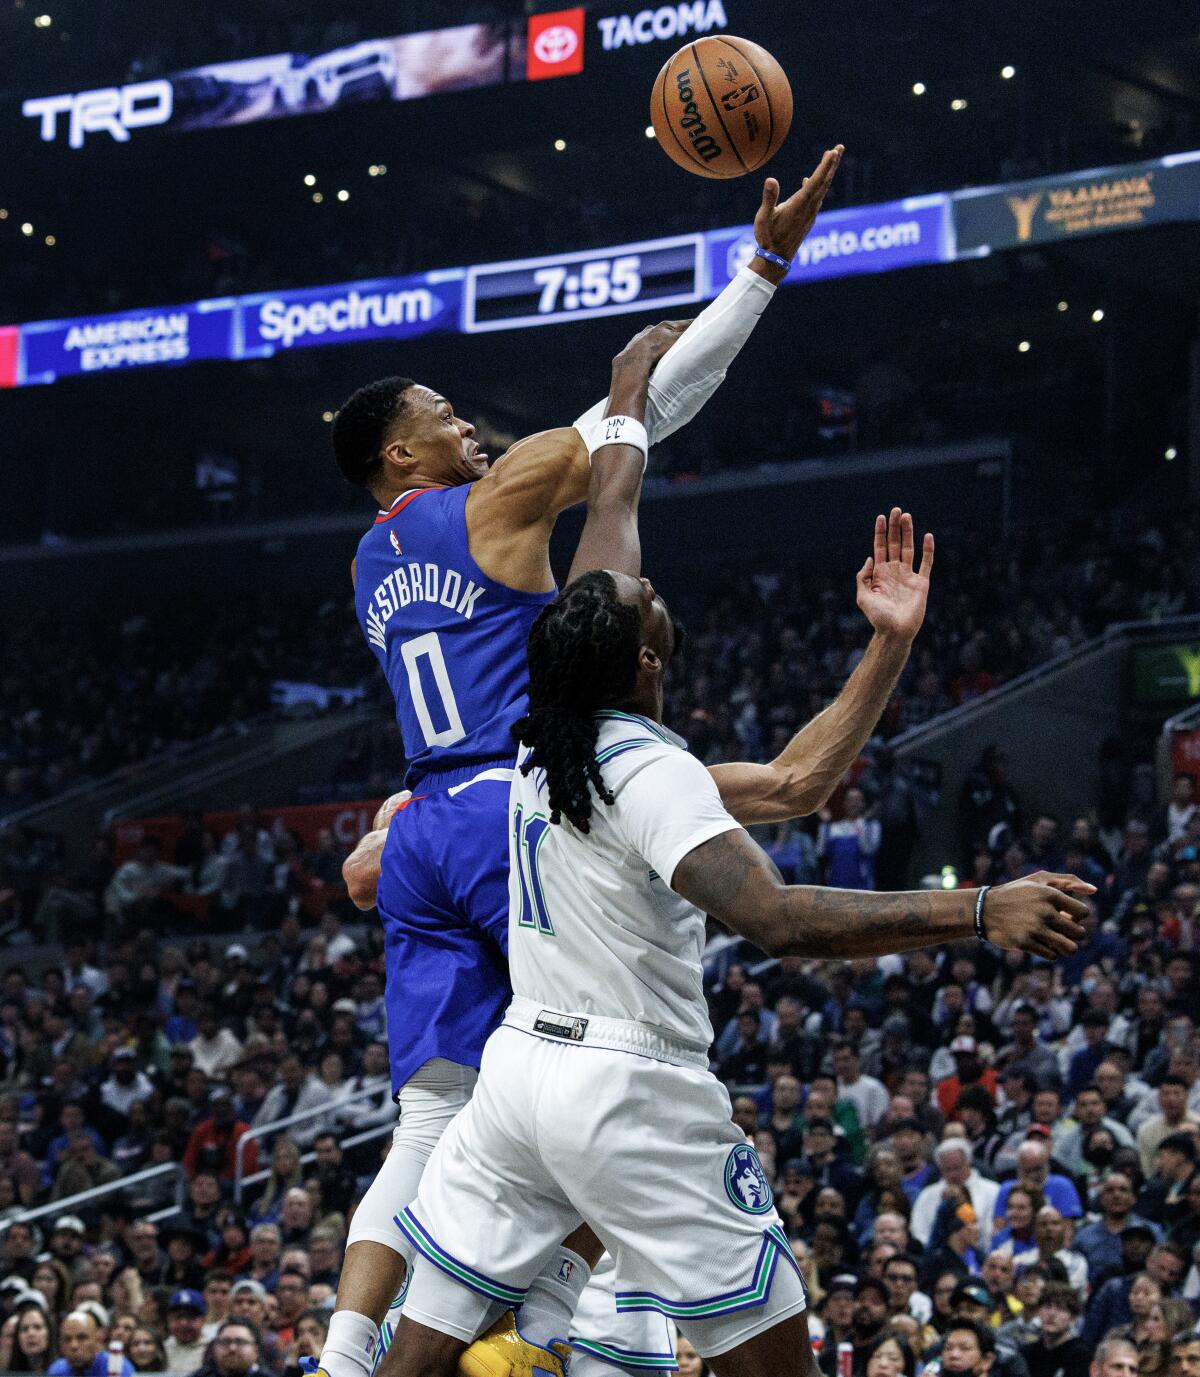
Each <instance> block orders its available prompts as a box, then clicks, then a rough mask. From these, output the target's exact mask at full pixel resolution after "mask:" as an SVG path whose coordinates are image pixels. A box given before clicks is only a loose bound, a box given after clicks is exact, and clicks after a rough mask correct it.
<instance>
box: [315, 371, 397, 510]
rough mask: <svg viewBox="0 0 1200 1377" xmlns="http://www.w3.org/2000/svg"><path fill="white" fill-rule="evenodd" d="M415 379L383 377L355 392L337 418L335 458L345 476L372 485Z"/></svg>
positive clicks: (358, 483)
mask: <svg viewBox="0 0 1200 1377" xmlns="http://www.w3.org/2000/svg"><path fill="white" fill-rule="evenodd" d="M415 386H416V384H415V383H414V381H413V380H412V378H400V377H393V378H379V379H378V380H377V381H375V382H371V383H367V384H366V385H365V386H363V387H360V388H359V389H358V390H357V391H356V392H352V393H351V394H350V396H349V397H348V398H347V399H346V401H345V403H344V404H343V405H342V408H341V410H340V411H339V412H338V413H337V415H336V416H335V417H334V418H333V457H334V459H336V460H337V466H338V468H339V469H341V471H342V477H343V478H345V479H346V480H347V482H350V483H353V484H354V485H355V486H356V487H360V488H366V487H369V486H370V484H371V482H372V480H373V479H374V478H375V477H376V475H377V474H378V472H379V470H380V468H381V467H382V465H383V456H382V454H381V451H382V449H383V441H384V436H385V435H386V434H387V430H388V427H389V426H390V425H392V424H393V423H394V422H395V421H397V420H398V419H399V418H400V417H401V416H402V415H403V414H404V410H405V401H404V394H405V393H406V392H407V391H408V389H409V388H410V387H415Z"/></svg>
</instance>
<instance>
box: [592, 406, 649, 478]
mask: <svg viewBox="0 0 1200 1377" xmlns="http://www.w3.org/2000/svg"><path fill="white" fill-rule="evenodd" d="M605 445H633V446H634V448H635V449H640V450H641V451H642V472H643V473H645V471H646V457H647V454H648V452H649V449H650V441H649V440H648V439H647V437H646V427H645V426H644V425H643V424H642V423H641V421H639V420H636V419H635V418H634V417H632V416H602V417H601V418H600V419H599V420H598V421H597V422H596V424H595V425H594V426H593V427H592V430H591V434H590V435H589V436H588V458H589V459H591V457H592V456H593V455H594V454H595V453H596V451H597V450H598V449H603V448H604V446H605Z"/></svg>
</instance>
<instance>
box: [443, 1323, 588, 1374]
mask: <svg viewBox="0 0 1200 1377" xmlns="http://www.w3.org/2000/svg"><path fill="white" fill-rule="evenodd" d="M570 1351H571V1350H570V1349H569V1348H568V1347H567V1345H566V1344H559V1343H554V1344H551V1345H550V1347H549V1348H548V1349H545V1348H539V1347H538V1346H537V1345H536V1344H531V1343H530V1342H529V1340H528V1339H523V1338H522V1337H521V1336H520V1334H519V1333H518V1332H517V1321H516V1319H515V1317H514V1316H513V1312H512V1311H511V1310H508V1311H505V1313H504V1314H503V1315H501V1316H500V1318H499V1319H498V1320H497V1321H496V1323H495V1324H494V1325H492V1327H491V1329H489V1330H488V1332H487V1333H486V1334H483V1335H481V1336H480V1337H479V1338H478V1339H476V1340H475V1342H474V1343H473V1344H472V1345H471V1346H470V1348H468V1349H467V1351H466V1352H465V1353H464V1354H463V1355H462V1357H461V1358H459V1360H458V1371H459V1374H460V1377H563V1375H564V1373H565V1372H566V1363H567V1355H568V1354H569V1353H570Z"/></svg>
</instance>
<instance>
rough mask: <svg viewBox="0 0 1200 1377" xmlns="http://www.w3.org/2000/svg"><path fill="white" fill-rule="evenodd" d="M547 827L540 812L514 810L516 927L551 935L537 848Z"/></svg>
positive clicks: (542, 840)
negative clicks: (517, 883) (518, 902)
mask: <svg viewBox="0 0 1200 1377" xmlns="http://www.w3.org/2000/svg"><path fill="white" fill-rule="evenodd" d="M549 831H550V824H549V822H548V821H547V820H546V817H545V815H544V814H542V813H534V814H533V815H532V816H531V817H529V818H526V817H525V810H524V809H523V808H521V807H517V808H516V809H515V810H514V812H513V841H514V842H515V843H516V847H515V849H516V853H517V856H516V862H517V873H518V874H519V876H520V879H521V916H520V917H519V918H518V919H517V925H518V927H522V928H537V930H538V931H539V932H543V933H545V934H546V936H547V937H553V936H554V924H553V923H552V922H551V921H550V914H549V912H548V911H547V909H546V896H545V894H544V893H543V892H542V878H541V876H540V875H539V874H538V852H539V851H540V850H541V848H542V843H543V842H544V841H545V840H546V837H547V835H548V833H549Z"/></svg>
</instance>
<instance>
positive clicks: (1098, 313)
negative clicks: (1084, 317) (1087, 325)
mask: <svg viewBox="0 0 1200 1377" xmlns="http://www.w3.org/2000/svg"><path fill="white" fill-rule="evenodd" d="M1103 319H1104V311H1103V309H1102V308H1101V307H1099V306H1097V307H1096V309H1095V310H1094V311H1093V312H1092V320H1093V321H1094V322H1095V323H1096V324H1097V325H1099V324H1100V322H1101V321H1102V320H1103Z"/></svg>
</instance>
